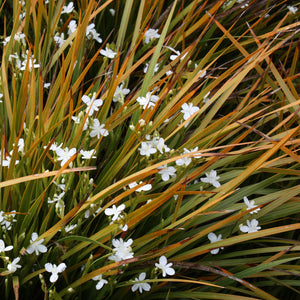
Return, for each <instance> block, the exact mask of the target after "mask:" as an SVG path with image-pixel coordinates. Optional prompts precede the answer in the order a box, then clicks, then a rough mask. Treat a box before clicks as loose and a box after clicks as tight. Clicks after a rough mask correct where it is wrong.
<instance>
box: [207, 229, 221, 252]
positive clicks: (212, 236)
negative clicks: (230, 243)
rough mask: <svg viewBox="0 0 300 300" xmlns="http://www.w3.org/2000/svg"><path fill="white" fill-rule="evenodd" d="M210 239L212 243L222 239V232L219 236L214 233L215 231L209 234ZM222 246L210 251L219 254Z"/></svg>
mask: <svg viewBox="0 0 300 300" xmlns="http://www.w3.org/2000/svg"><path fill="white" fill-rule="evenodd" d="M207 237H208V239H209V240H210V242H211V243H214V242H218V241H222V234H219V235H218V236H217V235H216V234H214V233H213V232H211V233H209V234H208V236H207ZM221 249H224V247H221ZM219 250H220V248H217V249H213V250H211V251H210V253H211V254H218V253H219Z"/></svg>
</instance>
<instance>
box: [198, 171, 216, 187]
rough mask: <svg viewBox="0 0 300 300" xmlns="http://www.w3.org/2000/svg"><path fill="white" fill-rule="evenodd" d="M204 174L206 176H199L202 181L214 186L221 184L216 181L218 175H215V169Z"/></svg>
mask: <svg viewBox="0 0 300 300" xmlns="http://www.w3.org/2000/svg"><path fill="white" fill-rule="evenodd" d="M205 175H206V178H201V181H202V182H206V183H210V184H212V185H213V186H214V187H216V188H218V187H220V186H221V184H220V182H219V181H218V179H219V178H220V176H217V172H216V171H215V170H211V171H210V172H209V173H205Z"/></svg>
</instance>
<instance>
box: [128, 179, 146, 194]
mask: <svg viewBox="0 0 300 300" xmlns="http://www.w3.org/2000/svg"><path fill="white" fill-rule="evenodd" d="M141 183H142V181H140V182H139V184H141ZM137 185H138V184H137V183H136V182H132V183H129V185H128V186H129V188H130V189H132V188H133V187H135V186H137ZM151 189H152V184H150V183H148V184H145V185H143V186H141V187H140V188H138V189H137V190H136V192H142V191H145V192H146V191H150V190H151Z"/></svg>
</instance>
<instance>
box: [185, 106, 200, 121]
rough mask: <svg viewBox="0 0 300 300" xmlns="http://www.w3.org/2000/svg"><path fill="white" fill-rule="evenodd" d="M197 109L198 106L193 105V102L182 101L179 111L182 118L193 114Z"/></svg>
mask: <svg viewBox="0 0 300 300" xmlns="http://www.w3.org/2000/svg"><path fill="white" fill-rule="evenodd" d="M198 110H199V107H198V106H193V103H189V104H187V103H184V104H182V105H181V112H182V113H183V119H184V120H187V119H189V118H190V117H191V116H192V115H193V114H195V113H196V112H197V111H198Z"/></svg>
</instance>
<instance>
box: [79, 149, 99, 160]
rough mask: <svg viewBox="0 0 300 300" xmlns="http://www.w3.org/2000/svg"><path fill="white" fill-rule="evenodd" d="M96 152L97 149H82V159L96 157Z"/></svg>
mask: <svg viewBox="0 0 300 300" xmlns="http://www.w3.org/2000/svg"><path fill="white" fill-rule="evenodd" d="M94 152H95V150H93V149H92V150H89V151H85V150H80V154H81V155H82V159H91V158H96V156H95V155H93V153H94Z"/></svg>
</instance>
